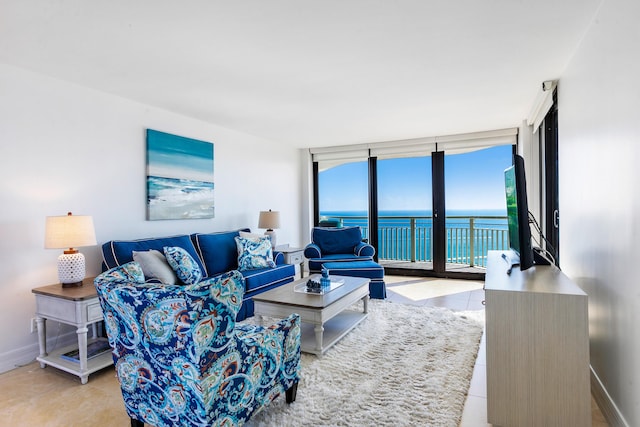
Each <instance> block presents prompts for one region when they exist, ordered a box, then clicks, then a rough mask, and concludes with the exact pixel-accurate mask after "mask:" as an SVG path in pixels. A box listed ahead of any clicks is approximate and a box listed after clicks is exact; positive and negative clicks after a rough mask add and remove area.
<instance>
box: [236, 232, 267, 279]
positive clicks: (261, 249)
mask: <svg viewBox="0 0 640 427" xmlns="http://www.w3.org/2000/svg"><path fill="white" fill-rule="evenodd" d="M235 240H236V246H237V249H238V270H240V271H244V270H255V269H257V268H267V267H275V266H276V263H275V262H273V249H272V248H271V239H269V237H268V236H265V237H257V238H247V237H239V236H238V237H236V238H235Z"/></svg>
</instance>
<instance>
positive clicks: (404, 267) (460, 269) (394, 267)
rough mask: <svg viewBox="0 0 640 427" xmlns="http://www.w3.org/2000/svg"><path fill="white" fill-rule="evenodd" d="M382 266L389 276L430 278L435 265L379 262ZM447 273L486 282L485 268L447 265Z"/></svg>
mask: <svg viewBox="0 0 640 427" xmlns="http://www.w3.org/2000/svg"><path fill="white" fill-rule="evenodd" d="M378 262H379V263H380V265H382V266H383V267H384V268H385V271H388V272H389V274H397V275H404V274H406V275H408V276H428V275H431V274H428V273H429V272H431V273H433V263H431V262H411V261H391V260H379V261H378ZM446 271H447V273H452V274H454V275H458V274H460V275H462V276H468V275H469V276H477V277H469V278H472V279H477V280H484V274H485V273H486V271H487V270H486V269H485V268H483V267H471V266H469V264H451V263H448V264H447V265H446Z"/></svg>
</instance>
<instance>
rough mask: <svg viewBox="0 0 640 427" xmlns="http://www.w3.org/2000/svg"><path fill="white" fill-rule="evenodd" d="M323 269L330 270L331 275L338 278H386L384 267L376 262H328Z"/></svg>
mask: <svg viewBox="0 0 640 427" xmlns="http://www.w3.org/2000/svg"><path fill="white" fill-rule="evenodd" d="M323 267H324V268H326V269H327V270H329V274H335V275H338V276H351V277H365V278H367V279H381V278H383V277H384V267H383V266H381V265H380V264H378V263H377V262H375V261H351V262H327V263H324V265H323Z"/></svg>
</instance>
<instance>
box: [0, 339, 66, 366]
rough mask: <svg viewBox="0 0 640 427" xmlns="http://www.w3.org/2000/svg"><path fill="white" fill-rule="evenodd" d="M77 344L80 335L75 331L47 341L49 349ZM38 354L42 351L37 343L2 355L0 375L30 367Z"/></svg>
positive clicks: (0, 358)
mask: <svg viewBox="0 0 640 427" xmlns="http://www.w3.org/2000/svg"><path fill="white" fill-rule="evenodd" d="M56 341H57V342H56ZM77 342H78V335H77V334H76V333H75V330H74V331H72V332H69V333H66V334H61V335H60V336H58V337H51V338H49V339H48V340H47V349H53V346H54V345H55V346H56V347H64V346H67V345H71V344H73V343H77ZM76 345H77V344H76ZM38 354H40V349H39V347H38V343H37V342H34V343H33V344H29V345H26V346H24V347H21V348H17V349H14V350H10V351H7V352H5V353H2V354H0V373H3V372H7V371H10V370H12V369H15V368H19V367H21V366H24V365H28V364H29V363H32V362H34V361H35V360H36V357H38Z"/></svg>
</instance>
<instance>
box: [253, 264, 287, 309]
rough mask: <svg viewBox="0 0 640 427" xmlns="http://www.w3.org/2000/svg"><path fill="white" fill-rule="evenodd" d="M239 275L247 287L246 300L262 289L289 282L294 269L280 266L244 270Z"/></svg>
mask: <svg viewBox="0 0 640 427" xmlns="http://www.w3.org/2000/svg"><path fill="white" fill-rule="evenodd" d="M241 273H242V275H243V276H244V280H245V286H246V287H247V293H246V294H245V299H247V298H248V297H251V296H253V295H255V294H256V293H258V292H256V291H259V290H261V289H263V288H265V289H264V290H266V289H268V288H269V287H275V286H276V285H281V284H283V283H288V282H291V281H292V280H293V277H294V276H295V274H296V268H295V266H294V265H292V264H281V265H277V266H275V267H274V268H259V269H256V270H245V271H241ZM251 314H253V311H251Z"/></svg>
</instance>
